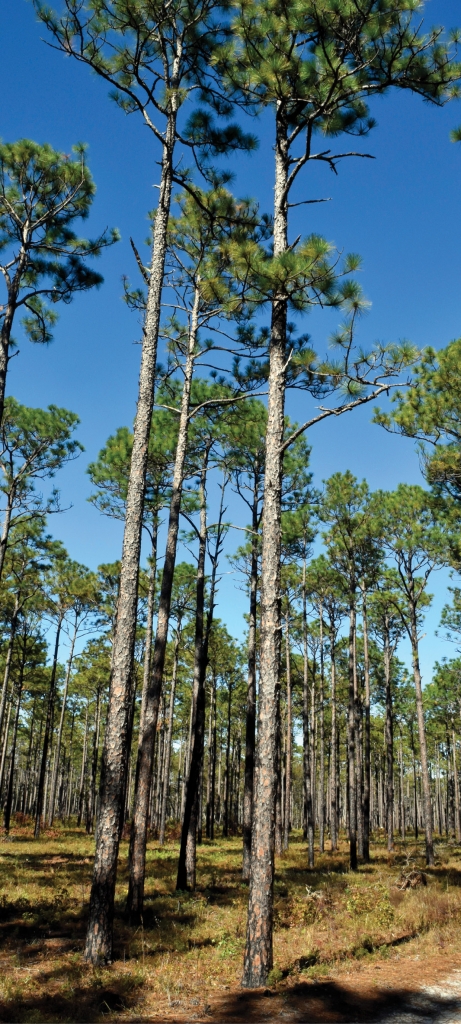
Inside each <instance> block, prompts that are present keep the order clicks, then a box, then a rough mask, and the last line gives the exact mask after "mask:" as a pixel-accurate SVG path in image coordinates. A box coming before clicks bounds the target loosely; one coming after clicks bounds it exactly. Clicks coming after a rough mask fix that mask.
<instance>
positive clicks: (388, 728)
mask: <svg viewBox="0 0 461 1024" xmlns="http://www.w3.org/2000/svg"><path fill="white" fill-rule="evenodd" d="M384 685H385V690H386V720H385V725H384V738H385V744H386V836H387V849H388V850H389V851H391V850H393V849H394V715H393V708H392V689H391V650H390V642H389V626H388V621H387V616H386V627H385V636H384Z"/></svg>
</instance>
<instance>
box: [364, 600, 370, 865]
mask: <svg viewBox="0 0 461 1024" xmlns="http://www.w3.org/2000/svg"><path fill="white" fill-rule="evenodd" d="M362 628H363V665H364V674H365V703H364V711H365V736H364V749H363V859H364V861H365V863H366V864H368V863H369V861H370V791H371V738H370V658H369V653H368V616H367V600H366V589H365V584H364V583H362Z"/></svg>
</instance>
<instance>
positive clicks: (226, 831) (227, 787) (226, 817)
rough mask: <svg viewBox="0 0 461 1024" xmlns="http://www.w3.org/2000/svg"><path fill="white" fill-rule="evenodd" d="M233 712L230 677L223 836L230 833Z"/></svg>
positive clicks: (225, 837) (225, 836)
mask: <svg viewBox="0 0 461 1024" xmlns="http://www.w3.org/2000/svg"><path fill="white" fill-rule="evenodd" d="M231 712H232V681H231V679H230V678H229V681H228V691H227V739H226V774H225V776H224V800H223V830H222V834H223V838H224V839H227V837H228V835H229V803H230V745H231Z"/></svg>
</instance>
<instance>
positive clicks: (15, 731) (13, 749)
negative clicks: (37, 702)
mask: <svg viewBox="0 0 461 1024" xmlns="http://www.w3.org/2000/svg"><path fill="white" fill-rule="evenodd" d="M24 665H25V657H24V658H23V659H22V662H21V668H20V674H19V680H18V687H17V696H16V714H15V718H14V725H13V739H12V743H11V753H10V771H9V777H8V788H7V793H6V801H5V808H4V821H3V827H4V829H5V832H6V833H7V834H8V832H9V831H10V818H11V805H12V801H13V779H14V762H15V758H16V741H17V736H18V725H19V712H20V709H21V695H22V684H23V678H24Z"/></svg>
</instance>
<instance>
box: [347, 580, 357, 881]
mask: <svg viewBox="0 0 461 1024" xmlns="http://www.w3.org/2000/svg"><path fill="white" fill-rule="evenodd" d="M354 643H355V590H353V591H352V592H351V595H350V605H349V707H348V722H347V725H348V730H347V745H348V751H347V753H348V765H347V773H348V775H347V778H348V805H349V848H350V853H349V862H350V867H351V871H356V870H357V776H356V770H355V725H356V714H355V703H356V701H355V658H354Z"/></svg>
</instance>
